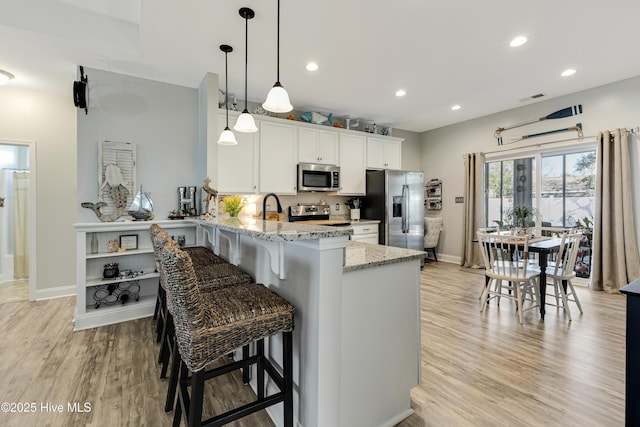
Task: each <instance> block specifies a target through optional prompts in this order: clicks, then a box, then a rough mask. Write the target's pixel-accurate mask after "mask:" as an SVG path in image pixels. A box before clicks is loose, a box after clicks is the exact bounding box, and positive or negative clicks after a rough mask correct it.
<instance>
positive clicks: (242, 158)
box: [214, 115, 258, 194]
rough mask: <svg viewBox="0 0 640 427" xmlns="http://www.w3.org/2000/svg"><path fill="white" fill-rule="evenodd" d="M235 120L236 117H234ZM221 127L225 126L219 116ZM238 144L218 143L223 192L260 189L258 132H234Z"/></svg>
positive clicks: (220, 179)
mask: <svg viewBox="0 0 640 427" xmlns="http://www.w3.org/2000/svg"><path fill="white" fill-rule="evenodd" d="M234 120H235V119H234ZM219 125H220V129H224V127H225V117H224V115H222V116H219ZM234 135H235V136H236V140H237V141H238V145H218V147H217V149H218V179H217V181H216V182H214V188H216V189H217V190H218V191H219V192H220V193H221V194H234V193H238V194H250V193H255V192H257V190H258V134H257V133H242V132H234Z"/></svg>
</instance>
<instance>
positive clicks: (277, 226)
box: [194, 218, 353, 242]
mask: <svg viewBox="0 0 640 427" xmlns="http://www.w3.org/2000/svg"><path fill="white" fill-rule="evenodd" d="M194 222H196V223H198V224H200V225H202V226H204V227H206V226H208V225H211V226H215V227H217V228H219V229H220V230H228V231H231V232H234V233H239V234H244V235H246V236H250V237H255V238H256V239H261V240H270V241H275V242H283V241H285V242H290V241H295V240H318V239H324V238H329V237H340V236H347V237H348V236H349V235H350V234H353V230H350V229H344V228H338V227H329V226H326V225H306V224H304V222H303V221H301V222H279V221H263V220H261V219H260V220H255V219H252V218H214V219H212V220H194Z"/></svg>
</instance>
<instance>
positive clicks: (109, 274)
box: [102, 262, 120, 279]
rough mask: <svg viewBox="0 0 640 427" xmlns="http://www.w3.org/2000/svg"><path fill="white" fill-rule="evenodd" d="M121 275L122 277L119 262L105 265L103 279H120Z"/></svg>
mask: <svg viewBox="0 0 640 427" xmlns="http://www.w3.org/2000/svg"><path fill="white" fill-rule="evenodd" d="M119 275H120V269H119V268H118V263H117V262H114V263H111V264H105V265H104V270H103V271H102V277H104V278H105V279H113V278H114V277H118V276H119Z"/></svg>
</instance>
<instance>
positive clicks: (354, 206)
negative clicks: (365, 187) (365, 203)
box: [345, 197, 362, 221]
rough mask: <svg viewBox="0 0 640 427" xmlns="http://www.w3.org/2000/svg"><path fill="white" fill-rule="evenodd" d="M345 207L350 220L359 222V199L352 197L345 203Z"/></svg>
mask: <svg viewBox="0 0 640 427" xmlns="http://www.w3.org/2000/svg"><path fill="white" fill-rule="evenodd" d="M345 205H347V206H348V207H349V210H350V211H349V212H350V214H351V219H352V220H354V221H358V220H360V208H361V207H362V200H360V198H359V197H352V198H350V199H349V200H347V201H346V202H345Z"/></svg>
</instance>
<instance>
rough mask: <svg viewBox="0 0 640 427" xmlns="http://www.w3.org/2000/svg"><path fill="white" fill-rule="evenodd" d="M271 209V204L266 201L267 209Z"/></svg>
mask: <svg viewBox="0 0 640 427" xmlns="http://www.w3.org/2000/svg"><path fill="white" fill-rule="evenodd" d="M270 210H271V205H270V204H269V203H267V211H270Z"/></svg>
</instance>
